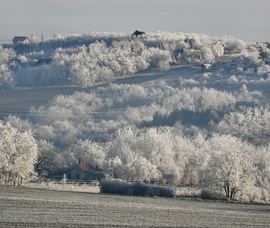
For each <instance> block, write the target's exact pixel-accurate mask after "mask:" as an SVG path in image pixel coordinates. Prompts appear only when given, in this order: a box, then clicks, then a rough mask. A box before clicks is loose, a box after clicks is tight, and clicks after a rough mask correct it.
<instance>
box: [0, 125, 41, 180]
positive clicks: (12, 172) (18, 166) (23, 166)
mask: <svg viewBox="0 0 270 228" xmlns="http://www.w3.org/2000/svg"><path fill="white" fill-rule="evenodd" d="M37 152H38V148H37V144H36V141H35V139H34V138H33V136H32V133H31V132H29V131H25V132H19V131H18V130H17V129H16V128H14V127H12V126H11V125H10V124H9V123H6V124H3V123H2V122H0V168H1V179H2V180H4V183H5V184H8V183H9V182H13V184H16V183H20V184H21V183H22V181H23V180H24V179H26V178H27V177H29V176H30V175H31V174H34V165H35V163H36V160H37Z"/></svg>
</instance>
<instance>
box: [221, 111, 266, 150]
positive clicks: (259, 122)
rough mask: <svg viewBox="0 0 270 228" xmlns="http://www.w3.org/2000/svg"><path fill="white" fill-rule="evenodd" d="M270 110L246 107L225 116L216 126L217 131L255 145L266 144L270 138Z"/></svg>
mask: <svg viewBox="0 0 270 228" xmlns="http://www.w3.org/2000/svg"><path fill="white" fill-rule="evenodd" d="M269 124H270V109H269V106H266V107H262V106H261V107H247V108H244V109H243V110H242V111H235V112H231V113H229V114H228V115H225V116H224V118H223V120H222V121H220V123H219V124H218V125H217V130H218V131H219V132H221V133H223V134H230V135H233V136H235V137H241V138H243V139H246V140H249V141H251V142H252V143H254V144H256V145H262V144H268V143H269V137H270V125H269Z"/></svg>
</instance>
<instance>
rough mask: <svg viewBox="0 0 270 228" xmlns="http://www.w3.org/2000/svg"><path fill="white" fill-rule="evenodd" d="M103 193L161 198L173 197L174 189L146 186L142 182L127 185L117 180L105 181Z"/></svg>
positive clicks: (102, 188) (101, 187)
mask: <svg viewBox="0 0 270 228" xmlns="http://www.w3.org/2000/svg"><path fill="white" fill-rule="evenodd" d="M100 192H101V193H112V194H120V195H134V196H152V197H153V196H159V197H173V196H174V191H173V189H172V188H169V187H163V186H157V185H150V184H145V183H144V182H142V181H137V182H135V183H127V182H124V181H122V180H116V179H103V180H102V181H101V185H100Z"/></svg>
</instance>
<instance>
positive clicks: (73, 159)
mask: <svg viewBox="0 0 270 228" xmlns="http://www.w3.org/2000/svg"><path fill="white" fill-rule="evenodd" d="M105 155H106V154H105V146H102V145H101V144H99V143H97V142H93V141H91V140H89V139H86V140H78V141H77V143H75V144H74V145H72V147H71V150H70V152H69V158H70V159H69V161H68V163H70V164H72V165H74V164H77V163H78V162H79V161H81V162H84V163H89V164H91V165H92V166H93V167H96V166H98V167H103V166H104V162H105Z"/></svg>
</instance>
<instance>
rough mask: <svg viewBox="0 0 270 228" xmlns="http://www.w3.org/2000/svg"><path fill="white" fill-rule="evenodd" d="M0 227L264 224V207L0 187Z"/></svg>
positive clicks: (268, 223) (267, 221)
mask: <svg viewBox="0 0 270 228" xmlns="http://www.w3.org/2000/svg"><path fill="white" fill-rule="evenodd" d="M0 227H270V205H259V204H240V203H231V202H214V201H196V200H180V199H166V198H143V197H127V196H118V195H102V194H91V193H81V192H67V191H64V192H63V191H52V190H46V189H34V188H25V187H11V186H7V187H5V186H0Z"/></svg>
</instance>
